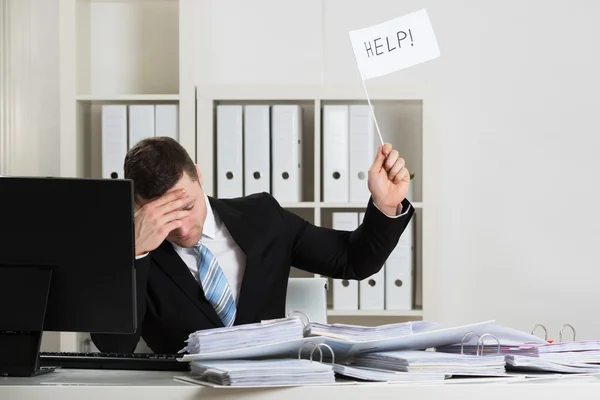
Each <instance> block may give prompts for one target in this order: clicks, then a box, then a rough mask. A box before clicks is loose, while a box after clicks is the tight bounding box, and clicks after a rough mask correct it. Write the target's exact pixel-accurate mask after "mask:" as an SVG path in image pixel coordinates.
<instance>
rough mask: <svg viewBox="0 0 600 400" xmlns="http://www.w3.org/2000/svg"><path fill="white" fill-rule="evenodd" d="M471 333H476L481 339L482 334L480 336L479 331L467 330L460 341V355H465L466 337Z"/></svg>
mask: <svg viewBox="0 0 600 400" xmlns="http://www.w3.org/2000/svg"><path fill="white" fill-rule="evenodd" d="M469 335H475V336H477V338H479V339H481V336H479V335H478V334H477V333H475V331H471V332H467V333H466V334H465V336H463V338H462V340H461V341H460V355H461V356H464V352H463V351H464V345H465V339H466V338H467V337H468V336H469ZM477 348H479V345H478V346H477Z"/></svg>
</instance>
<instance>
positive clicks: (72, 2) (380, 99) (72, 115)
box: [50, 0, 426, 351]
mask: <svg viewBox="0 0 600 400" xmlns="http://www.w3.org/2000/svg"><path fill="white" fill-rule="evenodd" d="M202 3H203V2H199V1H197V0H59V18H60V23H59V41H60V65H59V68H60V71H59V72H60V74H59V75H60V127H61V129H60V175H61V176H64V177H99V176H101V174H100V171H101V152H100V148H101V146H100V143H101V142H100V138H101V136H100V135H101V115H100V110H101V106H102V105H103V104H125V105H130V104H177V105H178V106H179V141H180V143H181V144H182V145H183V147H184V148H185V149H186V150H187V151H188V153H189V154H190V155H191V156H192V158H194V159H195V160H196V162H197V163H198V165H199V166H200V168H201V170H202V172H203V175H204V177H205V183H204V188H205V190H206V192H207V193H208V194H209V195H214V194H215V193H216V190H215V189H216V181H215V179H214V171H215V166H216V165H215V157H214V154H215V144H216V142H215V137H214V117H215V116H214V107H215V105H216V104H219V103H223V104H224V103H227V102H229V103H232V104H253V103H254V104H258V103H260V104H265V103H266V104H286V103H287V104H301V105H302V108H303V118H304V120H303V126H304V129H305V131H304V146H305V148H304V149H303V150H305V151H303V154H304V158H303V163H304V165H305V166H306V167H307V168H306V169H305V170H304V182H303V186H304V187H303V192H304V197H303V199H302V201H301V202H297V203H283V204H282V205H283V207H285V208H287V209H289V210H291V211H293V212H295V213H297V214H298V215H300V216H302V217H303V218H305V219H307V220H308V221H310V222H312V223H314V224H316V225H323V226H326V225H328V224H331V216H332V213H333V212H334V211H336V210H342V211H343V210H345V211H360V210H362V209H364V207H365V204H362V203H342V204H340V203H328V202H324V201H323V199H322V173H321V166H322V158H321V154H322V151H321V118H320V117H321V110H322V107H323V105H326V104H335V103H340V102H341V103H344V104H350V103H354V104H356V103H364V102H365V95H364V92H363V88H362V86H361V84H360V82H359V81H358V82H356V84H355V85H197V82H198V81H199V79H197V77H196V76H195V74H196V72H195V71H197V70H198V69H199V63H202V57H198V55H197V52H198V51H197V47H198V43H197V42H196V41H195V38H197V37H198V29H199V28H198V26H197V23H196V22H195V21H194V16H195V15H199V13H200V12H201V10H200V8H201V7H202ZM368 88H369V94H370V95H371V98H372V100H373V104H374V106H375V109H376V113H377V117H378V122H379V124H380V127H381V130H382V133H383V135H384V138H385V139H386V141H390V142H391V143H392V144H393V145H394V147H395V148H398V146H399V145H400V144H402V145H403V146H406V147H405V150H403V149H399V150H400V153H401V155H402V156H403V157H404V158H405V159H406V160H407V163H408V165H409V168H410V170H411V172H414V173H415V174H416V175H415V181H414V195H415V198H414V201H413V205H414V206H415V208H416V221H417V243H418V244H420V245H417V270H416V273H417V284H416V290H415V292H416V293H415V294H416V296H415V300H416V302H415V307H414V308H413V309H411V310H382V311H366V310H357V311H342V310H332V309H331V310H329V312H328V315H329V317H330V320H331V322H338V321H339V322H347V323H361V324H379V323H389V322H395V321H401V320H414V319H421V318H423V316H424V314H425V309H424V308H423V305H422V301H421V298H422V287H423V279H422V276H423V270H426V268H425V267H424V262H423V254H424V250H425V247H424V244H425V243H424V241H423V224H422V221H423V212H424V207H425V201H424V199H423V196H422V192H423V189H422V188H423V186H422V185H423V173H422V172H423V129H422V122H423V121H422V113H423V107H424V103H423V100H422V93H421V92H420V91H419V90H418V88H417V87H411V86H397V85H381V86H378V85H376V84H373V83H368ZM407 121H408V122H407ZM292 275H293V276H301V277H307V278H311V277H313V276H314V275H312V274H310V273H306V272H304V271H299V270H296V269H293V273H292ZM329 293H330V295H331V294H332V290H331V289H330V291H329ZM330 302H331V298H330ZM81 341H82V340H81V338H80V337H79V336H77V335H75V334H68V333H63V334H61V335H59V337H58V338H57V339H56V341H55V344H54V345H52V344H51V345H50V349H52V350H56V348H59V349H60V350H61V351H79V350H81Z"/></svg>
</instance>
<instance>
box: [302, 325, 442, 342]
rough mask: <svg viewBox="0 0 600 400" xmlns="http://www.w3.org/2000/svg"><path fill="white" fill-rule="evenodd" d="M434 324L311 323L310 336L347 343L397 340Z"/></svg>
mask: <svg viewBox="0 0 600 400" xmlns="http://www.w3.org/2000/svg"><path fill="white" fill-rule="evenodd" d="M436 326H437V324H436V323H435V322H427V321H415V322H401V323H396V324H387V325H380V326H360V325H346V324H321V323H316V322H311V323H310V325H309V327H310V334H311V335H314V336H324V337H328V338H334V339H339V340H348V341H356V342H363V341H372V340H383V339H390V338H397V337H402V336H406V335H411V334H413V333H415V332H422V331H425V330H428V329H432V328H434V327H436Z"/></svg>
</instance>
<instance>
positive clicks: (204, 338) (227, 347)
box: [180, 317, 304, 354]
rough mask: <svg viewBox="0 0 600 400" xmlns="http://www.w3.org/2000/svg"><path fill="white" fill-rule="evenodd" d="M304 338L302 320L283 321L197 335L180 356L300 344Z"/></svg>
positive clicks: (214, 330)
mask: <svg viewBox="0 0 600 400" xmlns="http://www.w3.org/2000/svg"><path fill="white" fill-rule="evenodd" d="M303 337H304V323H303V322H302V320H301V319H300V318H298V317H290V318H282V319H276V320H269V321H262V322H258V323H254V324H247V325H240V326H230V327H222V328H213V329H205V330H201V331H197V332H194V333H192V334H191V335H190V336H189V337H188V339H187V340H186V342H187V345H186V346H185V348H183V349H182V350H181V351H180V353H183V352H187V353H189V354H204V353H218V352H220V351H232V350H238V349H244V348H248V347H255V346H261V345H267V344H273V343H280V342H289V341H297V340H301V339H303ZM296 349H297V347H296ZM296 351H297V350H296Z"/></svg>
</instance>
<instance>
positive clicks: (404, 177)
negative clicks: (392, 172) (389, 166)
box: [390, 167, 410, 185]
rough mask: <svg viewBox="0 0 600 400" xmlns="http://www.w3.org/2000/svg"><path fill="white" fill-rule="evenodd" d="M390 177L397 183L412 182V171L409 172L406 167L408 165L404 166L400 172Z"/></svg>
mask: <svg viewBox="0 0 600 400" xmlns="http://www.w3.org/2000/svg"><path fill="white" fill-rule="evenodd" d="M390 179H391V180H392V182H394V184H396V185H398V184H399V183H400V182H402V181H405V182H410V172H408V169H406V167H402V169H401V170H400V172H398V173H397V174H396V176H394V177H393V178H390Z"/></svg>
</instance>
